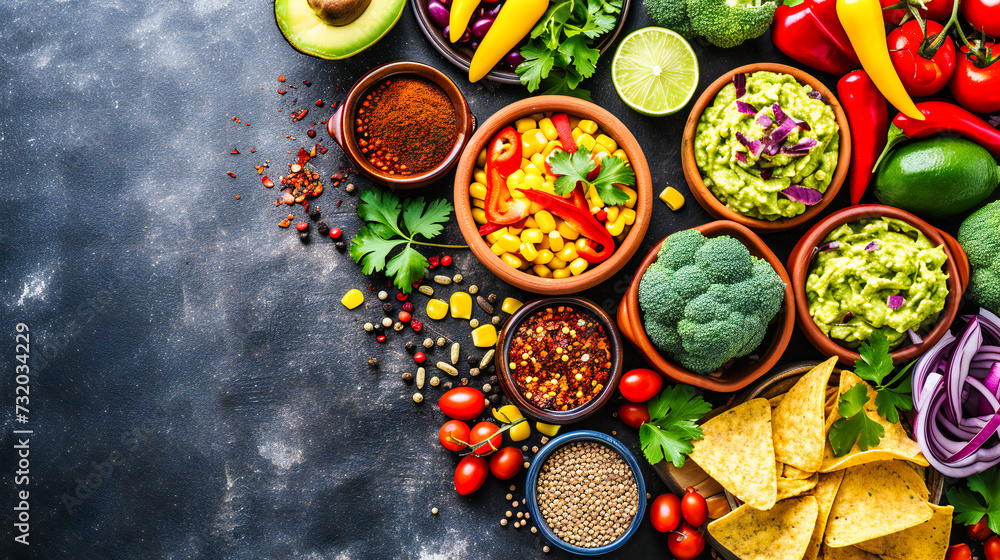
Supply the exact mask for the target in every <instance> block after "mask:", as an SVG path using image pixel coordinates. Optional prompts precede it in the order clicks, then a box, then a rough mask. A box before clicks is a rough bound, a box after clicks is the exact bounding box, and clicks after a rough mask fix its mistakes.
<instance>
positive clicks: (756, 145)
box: [736, 132, 764, 159]
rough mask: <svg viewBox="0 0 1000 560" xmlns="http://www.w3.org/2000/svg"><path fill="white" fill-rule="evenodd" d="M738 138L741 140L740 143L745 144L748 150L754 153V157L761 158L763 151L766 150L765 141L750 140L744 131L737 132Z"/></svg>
mask: <svg viewBox="0 0 1000 560" xmlns="http://www.w3.org/2000/svg"><path fill="white" fill-rule="evenodd" d="M736 139H737V140H739V141H740V144H743V145H744V146H746V147H747V149H748V150H750V153H751V154H753V157H754V159H756V158H759V157H760V154H761V152H763V151H764V143H763V142H761V141H760V140H749V139H747V137H746V136H745V135H744V134H743V133H742V132H736Z"/></svg>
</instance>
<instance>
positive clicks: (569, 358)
mask: <svg viewBox="0 0 1000 560" xmlns="http://www.w3.org/2000/svg"><path fill="white" fill-rule="evenodd" d="M508 360H509V362H510V369H511V376H512V377H513V379H514V383H515V385H516V386H517V388H518V390H519V391H520V392H521V394H523V395H524V398H526V399H528V400H529V401H531V402H532V403H534V404H535V405H536V406H538V407H539V408H542V409H545V410H559V411H565V410H572V409H574V408H578V407H580V406H583V405H585V404H587V403H588V402H590V400H591V399H593V398H594V397H595V396H597V395H598V394H599V393H600V392H601V390H602V389H604V386H605V384H607V382H608V379H609V378H610V377H611V343H610V341H609V339H608V335H607V333H606V332H604V327H603V326H601V324H600V323H599V322H597V320H596V319H594V318H593V317H592V316H591V315H589V314H586V313H582V312H580V311H577V310H575V309H574V308H572V307H570V306H565V305H560V306H557V307H547V308H545V309H542V310H539V311H537V312H536V313H534V314H533V315H531V316H530V317H528V318H527V319H526V320H525V321H524V322H523V323H522V324H521V325H520V326H519V327H518V329H517V332H516V333H515V335H514V337H513V340H512V341H511V346H510V353H509V355H508Z"/></svg>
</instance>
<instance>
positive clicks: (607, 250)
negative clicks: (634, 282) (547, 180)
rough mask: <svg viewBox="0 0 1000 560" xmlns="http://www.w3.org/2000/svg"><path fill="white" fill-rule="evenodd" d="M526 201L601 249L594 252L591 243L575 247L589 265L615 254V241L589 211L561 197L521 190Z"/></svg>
mask: <svg viewBox="0 0 1000 560" xmlns="http://www.w3.org/2000/svg"><path fill="white" fill-rule="evenodd" d="M521 192H522V193H524V196H526V197H527V198H528V200H530V201H532V202H534V203H536V204H538V205H539V206H541V207H542V209H543V210H548V211H549V212H551V213H553V214H555V215H556V216H559V217H560V218H562V219H563V221H565V222H566V223H567V224H569V225H570V227H572V228H573V229H574V230H576V231H577V232H578V233H579V234H580V235H582V236H584V237H589V238H590V241H592V242H596V243H598V244H600V245H601V246H602V247H603V249H601V250H600V251H597V250H595V247H594V245H593V243H587V244H586V246H585V247H582V248H581V247H577V250H576V252H577V254H579V255H580V256H581V257H583V258H584V260H586V261H587V262H588V263H590V264H596V263H599V262H603V261H605V260H607V259H608V257H610V256H611V253H614V252H615V240H614V239H613V238H612V237H611V234H610V233H608V230H607V228H605V227H604V226H602V225H601V223H600V222H598V221H597V219H595V218H594V216H593V215H592V214H591V213H590V211H589V210H583V209H581V208H580V207H579V206H577V205H575V204H573V203H572V202H570V201H568V200H566V199H565V198H563V197H561V196H555V195H551V194H549V193H546V192H542V191H536V190H530V189H529V190H524V189H521Z"/></svg>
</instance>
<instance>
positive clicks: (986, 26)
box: [958, 0, 1000, 37]
mask: <svg viewBox="0 0 1000 560" xmlns="http://www.w3.org/2000/svg"><path fill="white" fill-rule="evenodd" d="M958 10H959V11H960V12H962V17H964V18H965V20H966V21H968V22H969V23H970V24H972V27H975V28H976V29H977V30H979V31H982V32H983V33H986V34H987V35H989V36H990V37H1000V2H997V1H996V0H962V3H961V4H959V6H958Z"/></svg>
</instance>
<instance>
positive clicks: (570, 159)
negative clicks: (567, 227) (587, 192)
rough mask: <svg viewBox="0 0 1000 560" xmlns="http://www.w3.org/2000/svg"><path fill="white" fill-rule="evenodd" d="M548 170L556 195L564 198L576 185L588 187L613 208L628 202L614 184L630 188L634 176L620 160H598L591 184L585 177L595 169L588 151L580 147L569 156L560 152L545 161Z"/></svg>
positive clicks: (633, 182)
mask: <svg viewBox="0 0 1000 560" xmlns="http://www.w3.org/2000/svg"><path fill="white" fill-rule="evenodd" d="M549 167H551V168H552V173H553V174H554V175H557V177H556V181H555V183H553V185H552V186H553V189H554V190H555V192H556V194H558V195H561V196H565V195H567V194H569V193H571V192H573V189H574V188H576V185H577V183H579V182H583V183H587V184H590V185H591V186H593V187H594V189H596V190H597V196H599V197H601V201H603V202H604V204H606V205H608V206H617V205H619V204H625V203H626V202H628V195H627V194H625V191H623V190H621V189H620V188H618V187H616V186H615V184H622V185H625V186H632V185H634V184H635V172H633V171H632V168H631V167H630V166H629V165H628V164H627V163H625V161H624V160H622V159H620V158H616V157H613V156H605V157H604V158H603V159H601V171H600V172H599V173H598V174H597V177H595V178H594V180H593V181H588V180H587V174H588V173H590V172H591V171H593V170H594V169H596V168H597V164H596V163H595V162H594V160H593V159H591V157H590V150H588V149H587V148H584V147H583V146H580V147H579V148H577V150H576V151H575V152H573V153H572V154H571V153H569V152H566V151H560V152H557V153H556V154H554V155H552V156H551V157H550V158H549Z"/></svg>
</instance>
